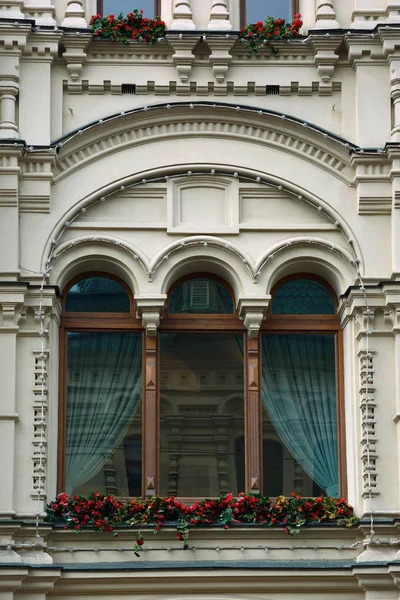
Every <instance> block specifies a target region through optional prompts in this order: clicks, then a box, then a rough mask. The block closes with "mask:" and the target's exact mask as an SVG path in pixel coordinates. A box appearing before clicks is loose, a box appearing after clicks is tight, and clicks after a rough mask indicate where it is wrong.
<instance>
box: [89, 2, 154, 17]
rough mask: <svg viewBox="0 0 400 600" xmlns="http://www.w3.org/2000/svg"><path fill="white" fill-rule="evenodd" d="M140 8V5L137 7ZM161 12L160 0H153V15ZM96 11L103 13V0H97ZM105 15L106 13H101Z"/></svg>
mask: <svg viewBox="0 0 400 600" xmlns="http://www.w3.org/2000/svg"><path fill="white" fill-rule="evenodd" d="M138 8H139V9H140V7H138ZM160 12H161V0H154V17H159V16H160ZM97 13H98V14H100V15H103V0H97ZM103 16H107V15H103Z"/></svg>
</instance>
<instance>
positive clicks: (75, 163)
mask: <svg viewBox="0 0 400 600" xmlns="http://www.w3.org/2000/svg"><path fill="white" fill-rule="evenodd" d="M210 110H211V111H213V112H214V118H213V119H210V118H207V117H206V116H205V115H204V112H203V114H201V115H198V116H196V117H194V116H189V115H190V113H188V115H187V117H186V118H182V116H181V115H180V116H179V119H180V120H179V121H177V120H176V117H175V120H172V119H173V117H171V118H170V120H169V121H168V122H166V117H165V111H161V115H160V119H159V123H155V122H154V121H155V117H154V115H153V120H152V123H151V124H144V123H139V124H137V125H136V126H135V125H130V126H129V125H128V124H127V123H126V120H125V119H122V118H121V127H120V128H119V129H120V130H119V131H116V129H117V127H118V126H117V124H116V122H115V121H114V122H113V127H112V129H111V130H110V127H109V126H108V127H107V125H103V127H102V129H101V130H99V131H98V136H97V139H96V140H95V141H93V142H90V141H88V140H87V139H86V136H85V135H82V136H79V140H76V141H75V143H74V146H75V148H74V149H71V150H69V151H68V150H67V149H64V150H61V152H60V153H59V155H58V164H57V166H56V169H55V173H54V174H55V181H59V180H60V179H62V178H64V177H66V176H67V175H70V174H72V173H73V172H74V171H75V170H76V169H81V168H83V167H84V166H85V165H87V164H90V163H91V162H94V161H97V160H99V159H100V158H101V157H103V156H107V155H108V154H109V153H111V152H115V151H118V150H123V149H126V148H129V147H132V146H135V145H136V144H144V143H150V142H153V141H154V140H156V139H168V140H173V139H174V138H176V137H179V138H185V137H187V138H193V136H200V137H218V139H221V138H227V139H232V140H233V139H236V140H244V141H251V142H252V143H262V144H264V145H266V146H270V147H271V148H276V149H280V150H283V151H285V152H290V153H291V154H294V155H297V156H298V157H299V158H301V159H303V160H304V159H305V160H308V161H309V162H311V163H314V164H316V165H318V166H319V167H322V168H324V169H326V170H327V171H329V172H330V173H332V174H334V175H335V176H336V177H338V178H339V179H341V180H343V181H345V182H346V183H349V181H351V179H350V177H351V175H352V170H351V168H350V165H349V164H348V162H347V156H346V155H345V153H344V152H343V151H341V153H340V157H339V156H338V155H337V154H335V153H334V152H333V151H332V143H329V142H328V143H324V141H323V140H322V139H321V141H319V140H318V141H317V140H315V139H314V140H313V141H311V140H310V137H309V136H305V135H304V134H303V135H302V136H301V135H300V134H299V133H297V132H296V131H295V130H294V129H295V127H296V128H299V126H298V125H297V126H293V127H291V128H290V129H289V130H288V128H287V126H286V127H285V126H282V128H283V127H285V131H282V129H279V128H278V127H277V126H276V125H275V127H276V128H275V127H274V126H272V124H271V126H266V125H265V124H264V123H265V117H264V118H263V119H257V118H256V119H252V120H251V121H250V120H249V121H247V123H246V120H247V119H246V116H244V115H240V116H238V119H237V120H234V119H232V117H231V116H229V115H224V117H225V118H222V116H221V120H220V121H217V120H216V112H215V109H213V108H212V107H210ZM192 114H193V113H192ZM274 120H275V119H274ZM229 121H230V122H229ZM112 131H113V132H114V133H111V132H112ZM91 132H92V134H93V133H94V131H93V130H91ZM92 139H93V137H92ZM328 144H329V145H328Z"/></svg>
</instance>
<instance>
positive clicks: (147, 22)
mask: <svg viewBox="0 0 400 600" xmlns="http://www.w3.org/2000/svg"><path fill="white" fill-rule="evenodd" d="M89 25H90V27H91V28H92V31H93V36H94V37H95V38H100V39H104V40H110V42H111V43H114V42H123V43H124V44H127V43H128V40H129V39H131V40H135V41H138V42H145V43H146V44H149V45H151V44H155V43H156V42H157V41H158V40H159V39H160V38H162V37H164V32H165V27H166V25H165V23H164V21H161V19H160V17H156V18H155V19H147V18H146V17H144V16H143V11H142V10H138V9H137V8H135V10H134V11H133V12H130V13H128V15H127V16H126V17H124V16H123V14H122V13H120V14H119V15H118V17H115V16H114V15H108V17H102V16H101V15H100V14H98V15H93V16H92V18H91V19H90V23H89Z"/></svg>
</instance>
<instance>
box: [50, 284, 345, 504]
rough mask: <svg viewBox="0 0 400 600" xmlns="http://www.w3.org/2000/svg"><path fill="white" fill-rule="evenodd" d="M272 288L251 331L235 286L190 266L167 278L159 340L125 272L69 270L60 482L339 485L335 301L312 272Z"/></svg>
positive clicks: (185, 488) (70, 486) (175, 488)
mask: <svg viewBox="0 0 400 600" xmlns="http://www.w3.org/2000/svg"><path fill="white" fill-rule="evenodd" d="M110 295H111V299H110ZM271 295H272V301H271V309H270V310H269V312H268V314H267V317H266V319H265V321H264V322H263V323H262V326H261V331H260V335H259V336H258V338H255V339H249V338H248V335H247V331H246V329H245V327H244V325H243V321H242V320H241V319H240V318H239V316H238V314H237V312H236V310H235V306H236V303H235V298H234V295H233V293H232V290H231V288H230V287H229V285H228V284H227V283H226V282H225V281H223V280H222V279H220V278H218V277H216V276H214V275H211V274H208V273H196V274H191V275H189V276H187V277H185V278H182V279H179V280H178V281H176V282H175V284H174V285H173V286H171V289H170V290H169V294H168V301H167V302H168V304H167V310H166V313H165V316H164V318H163V319H161V323H160V326H159V328H158V332H157V336H156V337H146V335H145V333H144V329H143V326H142V323H141V320H139V319H138V318H136V315H135V314H134V313H133V312H132V311H131V306H132V298H131V295H130V292H129V290H128V289H127V286H126V285H125V284H124V283H123V282H122V281H120V280H118V279H117V278H115V277H113V276H110V275H108V274H105V273H89V274H84V275H82V276H80V277H79V278H76V279H74V280H72V281H71V282H70V283H69V285H68V286H67V287H66V288H65V290H64V296H65V298H64V310H63V313H62V317H61V339H60V360H61V369H60V399H61V407H60V415H61V418H60V432H59V440H60V452H59V456H60V465H59V466H60V468H59V473H60V478H59V489H60V491H62V490H66V491H68V492H73V493H83V494H85V493H89V492H90V491H93V490H98V491H100V492H103V493H112V494H116V495H120V496H124V495H126V496H127V495H134V496H137V495H142V496H144V495H152V494H154V493H158V494H161V495H171V494H173V495H176V496H179V497H191V498H198V497H202V496H215V495H216V496H218V495H219V494H222V493H225V492H228V491H232V492H234V493H238V492H240V491H244V490H246V491H260V492H263V493H264V494H265V495H276V494H278V488H279V493H284V494H289V493H290V492H291V491H296V492H298V493H303V494H305V495H314V494H317V495H320V494H328V495H337V494H338V493H339V490H340V493H341V495H344V494H345V493H346V481H345V476H344V469H343V468H342V463H343V462H344V461H343V458H344V447H343V439H342V438H343V434H342V432H341V430H340V428H339V424H340V423H341V422H342V421H343V381H342V375H341V363H342V350H341V348H342V345H341V344H342V341H341V336H342V332H341V330H340V323H339V318H338V316H337V314H336V300H335V298H334V296H333V294H332V290H331V289H330V287H329V285H328V284H326V283H325V282H324V281H323V280H321V279H319V278H317V277H315V276H313V275H309V274H298V275H296V276H292V277H290V278H285V279H283V280H281V281H280V282H278V284H277V285H276V286H275V287H274V289H273V290H272V294H271ZM71 298H72V300H71ZM302 299H303V300H302ZM127 302H128V303H127ZM305 305H306V307H305ZM82 306H83V308H82ZM107 307H108V308H110V307H111V308H112V311H110V310H107ZM276 307H278V309H277V308H276ZM117 309H118V310H117ZM322 430H323V431H324V432H325V433H324V435H320V433H319V432H320V431H322ZM142 431H143V432H144V437H143V438H142ZM243 488H244V490H243Z"/></svg>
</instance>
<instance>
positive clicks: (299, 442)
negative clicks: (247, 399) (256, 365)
mask: <svg viewBox="0 0 400 600" xmlns="http://www.w3.org/2000/svg"><path fill="white" fill-rule="evenodd" d="M336 387H337V385H336V360H335V336H334V335H316V334H310V335H306V334H300V335H295V334H292V335H279V334H271V335H263V336H262V401H263V457H264V465H263V475H264V477H263V481H264V494H265V495H269V496H276V495H279V494H282V493H283V494H285V495H288V494H290V492H292V491H295V492H297V493H300V494H303V495H305V496H315V495H317V496H319V495H327V496H332V497H337V496H338V494H339V485H338V484H339V475H338V432H337V429H338V428H337V391H336Z"/></svg>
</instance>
